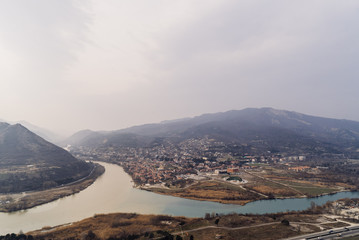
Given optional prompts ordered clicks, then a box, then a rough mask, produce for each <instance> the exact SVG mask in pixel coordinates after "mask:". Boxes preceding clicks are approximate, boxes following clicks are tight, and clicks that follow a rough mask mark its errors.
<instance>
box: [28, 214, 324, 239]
mask: <svg viewBox="0 0 359 240" xmlns="http://www.w3.org/2000/svg"><path fill="white" fill-rule="evenodd" d="M284 219H287V220H289V222H291V221H294V222H302V223H303V224H300V227H298V224H297V223H294V224H290V225H289V226H286V225H284V224H282V223H281V221H282V220H284ZM320 221H327V220H326V219H324V218H323V216H322V215H312V214H298V213H288V214H271V215H238V214H229V215H224V216H218V217H209V218H207V219H203V218H185V217H171V216H163V215H139V214H135V213H113V214H106V215H105V214H101V215H95V216H94V217H91V218H87V219H84V220H82V221H79V222H75V223H72V224H67V225H63V226H59V227H55V228H51V227H47V228H43V229H41V230H37V231H32V232H29V233H27V234H30V235H32V236H34V238H35V239H43V240H49V239H122V238H123V239H134V238H129V237H131V236H132V237H136V239H140V240H143V239H161V237H163V236H165V235H166V234H167V235H168V234H171V235H173V236H183V239H185V240H188V239H190V236H191V235H192V236H193V237H194V238H193V239H195V240H206V239H215V238H216V236H222V239H248V240H252V239H263V240H267V239H268V240H269V239H281V238H286V237H290V236H296V235H300V234H305V233H309V232H316V231H319V228H318V227H317V226H316V224H318V223H320ZM312 223H313V224H312Z"/></svg>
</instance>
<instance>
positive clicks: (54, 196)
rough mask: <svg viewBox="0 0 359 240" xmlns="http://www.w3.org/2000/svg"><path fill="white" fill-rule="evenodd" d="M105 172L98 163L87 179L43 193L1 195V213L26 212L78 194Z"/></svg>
mask: <svg viewBox="0 0 359 240" xmlns="http://www.w3.org/2000/svg"><path fill="white" fill-rule="evenodd" d="M104 172H105V168H104V167H103V166H102V165H100V164H97V163H96V164H94V169H93V170H92V171H91V173H90V174H89V175H88V176H87V177H85V178H83V179H80V180H77V181H75V182H72V183H69V184H66V185H64V186H60V187H56V188H51V189H47V190H43V191H31V192H23V193H11V194H0V203H1V204H0V212H7V213H10V212H15V211H20V210H26V209H29V208H33V207H36V206H39V205H42V204H45V203H49V202H52V201H55V200H58V199H60V198H63V197H66V196H70V195H73V194H76V193H78V192H80V191H82V190H84V189H86V188H87V187H89V186H90V185H91V184H93V183H94V182H95V181H96V180H97V178H98V177H100V176H101V175H102V174H103V173H104Z"/></svg>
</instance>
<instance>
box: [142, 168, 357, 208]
mask: <svg viewBox="0 0 359 240" xmlns="http://www.w3.org/2000/svg"><path fill="white" fill-rule="evenodd" d="M296 174H297V173H293V172H291V171H288V170H283V169H276V168H274V167H271V166H268V165H263V166H261V167H259V168H257V169H252V170H241V171H240V173H238V175H236V176H238V177H239V176H240V178H241V179H242V181H241V182H238V181H235V182H233V181H228V180H227V179H228V178H229V177H228V175H223V176H220V175H219V176H218V175H206V176H205V177H203V178H204V179H202V180H194V181H193V182H191V183H189V184H187V185H186V186H184V187H183V186H181V187H179V186H174V185H167V186H166V185H164V184H162V185H160V184H156V185H140V186H138V187H139V188H140V189H143V190H147V191H151V192H155V193H159V194H164V195H171V196H175V197H182V198H188V199H193V200H202V201H212V202H219V203H226V204H240V205H244V204H246V203H248V202H252V201H256V200H261V199H273V198H279V199H280V198H300V197H316V196H320V195H325V194H332V193H336V192H340V191H348V190H351V189H352V187H353V186H350V185H345V184H341V183H338V182H330V183H328V182H324V181H321V179H320V178H316V179H312V178H307V179H305V178H299V177H298V176H297V175H296ZM238 177H237V178H238ZM232 178H233V176H232Z"/></svg>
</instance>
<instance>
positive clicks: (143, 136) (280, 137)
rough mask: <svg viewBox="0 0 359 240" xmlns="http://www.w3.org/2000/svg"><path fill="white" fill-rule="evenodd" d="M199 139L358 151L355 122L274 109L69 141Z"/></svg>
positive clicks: (222, 114) (358, 124)
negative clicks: (207, 138)
mask: <svg viewBox="0 0 359 240" xmlns="http://www.w3.org/2000/svg"><path fill="white" fill-rule="evenodd" d="M203 137H209V138H213V139H216V140H218V141H222V142H224V143H231V144H249V145H251V146H254V147H255V148H256V149H258V151H270V150H271V149H272V150H276V151H285V149H295V148H298V149H301V151H308V152H317V153H320V152H322V153H324V152H326V151H327V152H332V153H343V152H351V153H352V154H355V153H356V152H357V151H358V149H359V122H356V121H351V120H344V119H333V118H324V117H317V116H311V115H306V114H302V113H297V112H293V111H286V110H277V109H273V108H246V109H243V110H231V111H227V112H220V113H212V114H203V115H200V116H197V117H193V118H185V119H180V120H172V121H163V122H161V123H155V124H145V125H140V126H134V127H130V128H126V129H120V130H115V131H109V132H93V133H92V134H88V135H87V136H86V138H82V139H81V138H80V139H77V141H74V142H72V144H73V145H75V146H76V145H77V146H80V145H83V146H92V147H95V146H130V147H136V146H140V147H141V146H146V147H148V146H151V144H162V143H164V142H168V141H169V142H178V141H183V140H185V139H190V138H203ZM70 139H71V138H70Z"/></svg>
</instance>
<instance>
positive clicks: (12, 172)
mask: <svg viewBox="0 0 359 240" xmlns="http://www.w3.org/2000/svg"><path fill="white" fill-rule="evenodd" d="M0 167H1V171H0V192H2V193H11V192H22V191H32V190H42V189H47V188H51V187H56V186H59V185H62V184H66V183H69V182H72V181H76V180H78V179H81V178H83V177H85V176H87V175H88V174H89V173H90V171H91V169H92V165H91V164H88V163H86V162H84V161H80V160H78V159H76V158H75V157H73V156H72V155H71V154H70V153H69V152H67V151H65V150H64V149H62V148H60V147H58V146H56V145H54V144H52V143H50V142H48V141H46V140H44V139H43V138H41V137H40V136H38V135H36V134H35V133H33V132H31V131H30V130H28V129H27V128H25V127H24V126H22V125H21V124H14V125H10V124H8V123H0Z"/></svg>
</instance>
